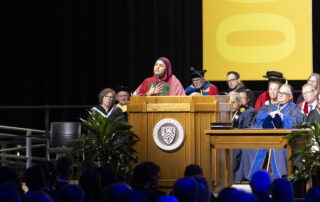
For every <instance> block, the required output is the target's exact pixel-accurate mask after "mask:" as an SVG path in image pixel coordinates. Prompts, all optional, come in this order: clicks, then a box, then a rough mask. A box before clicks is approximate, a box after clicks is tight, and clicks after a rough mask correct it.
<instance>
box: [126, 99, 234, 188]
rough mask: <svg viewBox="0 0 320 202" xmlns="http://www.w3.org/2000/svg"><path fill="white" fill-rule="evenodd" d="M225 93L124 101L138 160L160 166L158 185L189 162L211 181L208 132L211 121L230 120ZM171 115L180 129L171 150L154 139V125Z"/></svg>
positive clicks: (164, 185) (163, 184) (168, 183)
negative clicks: (180, 138)
mask: <svg viewBox="0 0 320 202" xmlns="http://www.w3.org/2000/svg"><path fill="white" fill-rule="evenodd" d="M228 100H229V97H228V96H225V95H217V96H133V97H131V98H130V102H129V104H128V122H129V124H131V125H132V126H133V131H134V132H135V133H136V134H137V135H138V136H139V137H140V141H139V142H138V143H137V145H136V150H137V152H138V158H139V159H138V161H139V163H140V162H143V161H152V162H155V163H156V164H158V165H159V166H160V168H161V172H160V187H161V188H163V189H166V188H171V187H172V186H173V184H174V182H175V181H176V180H177V179H178V178H180V177H182V176H183V172H184V169H185V167H186V166H187V165H189V164H191V163H196V164H199V165H200V166H201V167H202V168H203V174H204V177H206V179H208V183H209V184H211V181H212V176H211V173H212V172H211V170H210V167H211V165H210V164H211V162H212V159H211V158H212V156H211V155H210V154H211V152H210V136H208V135H206V134H205V132H204V131H205V130H208V129H210V124H211V123H212V122H231V105H230V104H229V103H228ZM164 119H173V120H175V121H177V122H178V123H180V124H181V126H182V128H183V130H184V140H183V142H182V144H181V145H180V146H179V147H177V148H176V149H174V150H170V151H168V150H164V149H161V148H160V147H159V146H158V145H157V144H156V142H155V140H154V128H155V126H156V125H158V124H159V122H161V121H162V120H164Z"/></svg>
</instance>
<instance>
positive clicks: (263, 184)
mask: <svg viewBox="0 0 320 202" xmlns="http://www.w3.org/2000/svg"><path fill="white" fill-rule="evenodd" d="M271 186H272V178H271V175H270V173H269V172H268V171H266V170H259V171H257V172H255V173H254V174H253V175H252V178H251V181H250V187H251V190H252V192H253V193H261V192H262V193H264V194H267V195H269V194H270V192H271Z"/></svg>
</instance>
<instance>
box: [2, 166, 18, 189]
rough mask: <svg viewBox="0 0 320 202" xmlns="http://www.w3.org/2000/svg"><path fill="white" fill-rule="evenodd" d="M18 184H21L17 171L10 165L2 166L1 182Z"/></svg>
mask: <svg viewBox="0 0 320 202" xmlns="http://www.w3.org/2000/svg"><path fill="white" fill-rule="evenodd" d="M7 183H9V184H16V185H20V180H19V177H18V173H17V171H16V170H15V169H14V168H12V167H8V166H0V184H7Z"/></svg>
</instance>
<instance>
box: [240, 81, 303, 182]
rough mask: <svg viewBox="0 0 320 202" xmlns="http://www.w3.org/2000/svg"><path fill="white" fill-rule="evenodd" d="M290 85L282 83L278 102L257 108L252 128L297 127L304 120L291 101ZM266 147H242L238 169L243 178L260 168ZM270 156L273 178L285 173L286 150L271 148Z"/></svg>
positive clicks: (249, 177) (249, 176) (247, 177)
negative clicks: (256, 148)
mask: <svg viewBox="0 0 320 202" xmlns="http://www.w3.org/2000/svg"><path fill="white" fill-rule="evenodd" d="M291 99H292V87H291V86H290V85H288V84H283V85H282V86H281V87H280V90H279V92H278V104H276V105H264V106H262V107H261V108H260V109H259V110H258V114H257V118H256V122H255V123H254V125H253V128H274V129H276V128H286V129H293V128H298V127H299V125H300V124H301V123H302V122H304V121H305V120H306V116H305V114H304V113H302V112H301V108H300V107H299V106H298V105H296V104H294V103H293V102H291ZM267 152H268V150H267V149H258V150H255V149H243V150H242V157H241V159H242V160H241V165H240V171H241V176H242V177H243V178H246V179H249V180H251V177H252V175H253V174H254V173H255V172H256V171H258V170H260V169H262V167H263V164H264V161H265V157H266V154H267ZM269 155H271V158H270V165H271V170H272V172H273V175H274V178H281V177H283V176H286V175H287V150H286V149H272V152H271V154H269Z"/></svg>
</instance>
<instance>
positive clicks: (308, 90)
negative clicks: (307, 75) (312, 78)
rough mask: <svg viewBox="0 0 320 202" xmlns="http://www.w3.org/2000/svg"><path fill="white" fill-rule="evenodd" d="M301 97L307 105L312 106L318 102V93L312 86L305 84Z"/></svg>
mask: <svg viewBox="0 0 320 202" xmlns="http://www.w3.org/2000/svg"><path fill="white" fill-rule="evenodd" d="M302 95H303V98H304V100H305V101H306V102H307V103H308V104H312V103H314V102H315V101H316V100H318V92H317V90H316V88H315V87H314V86H313V85H312V84H308V83H307V84H305V85H303V86H302Z"/></svg>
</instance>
